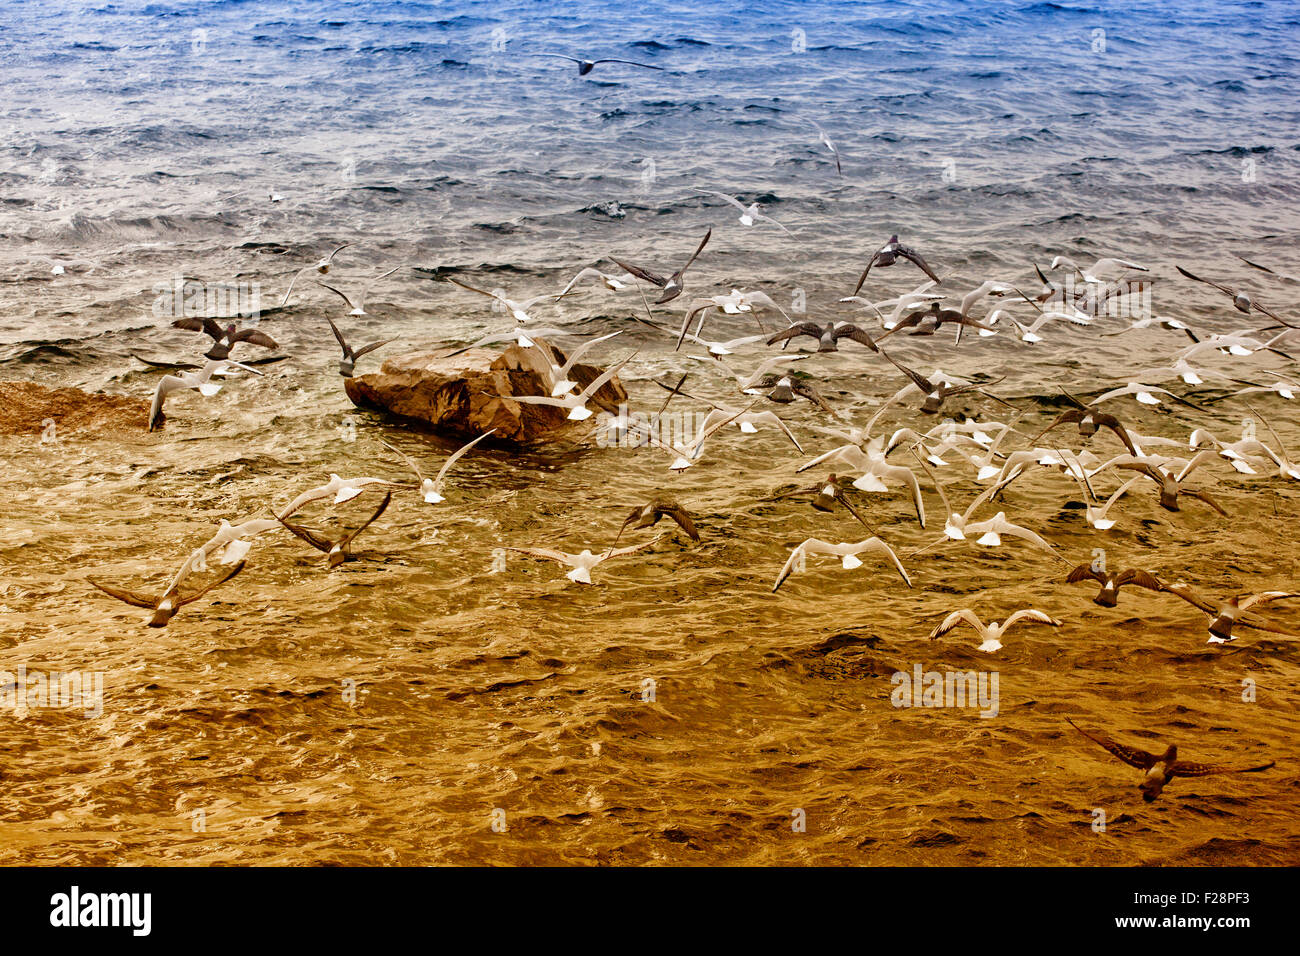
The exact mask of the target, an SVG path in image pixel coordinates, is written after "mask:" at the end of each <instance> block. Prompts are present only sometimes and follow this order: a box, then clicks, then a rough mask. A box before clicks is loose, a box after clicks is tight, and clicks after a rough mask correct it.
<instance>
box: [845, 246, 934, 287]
mask: <svg viewBox="0 0 1300 956" xmlns="http://www.w3.org/2000/svg"><path fill="white" fill-rule="evenodd" d="M900 256H901V257H902V258H904V259H907V260H909V261H910V262H912V263H914V264H915V265H916V267H917V268H919V269H920V270H921V271H922V272H924V273H925V274H926V275H928V276H929V277H930V278H931V279H932V280H934V282H936V283H938V282H939V277H938V276H937V275H935V274H934V270H933V269H931V268H930V267H929V266H928V265H926V264H925V260H924V259H922V258H921V256H920V255H919V254H918V253H917V252H916V250H914V249H911V248H909V247H908V246H905V245H903V244H902V243H900V242H899V241H898V236H896V235H895V236H890V237H889V241H888V242H887V243H885V244H884V245H883V246H881V247H880V249H879V250H878V251H877V252H876V254H875V255H873V256H872V257H871V260H870V261H869V262H868V263H867V267H866V268H865V269H863V270H862V276H861V278H859V279H858V284H857V285H856V286H854V288H853V294H854V295H857V294H858V293H859V292H860V291H861V290H862V285H863V283H865V282H866V281H867V275H868V274H869V273H870V272H871V267H872V266H880V267H881V268H882V269H883V268H884V267H885V266H892V265H893V264H894V263H895V262H897V261H898V259H899V257H900Z"/></svg>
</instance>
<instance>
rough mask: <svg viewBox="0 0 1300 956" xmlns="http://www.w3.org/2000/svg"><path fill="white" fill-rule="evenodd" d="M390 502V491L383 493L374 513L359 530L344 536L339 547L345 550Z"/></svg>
mask: <svg viewBox="0 0 1300 956" xmlns="http://www.w3.org/2000/svg"><path fill="white" fill-rule="evenodd" d="M392 500H393V493H392V492H391V491H388V492H385V493H384V500H383V501H381V502H380V503H379V507H378V508H376V509H375V513H374V514H372V515H371V516H370V517H369V518H367V519H366V520H365V521H363V522H362V523H361V526H360V527H359V528H357V529H356V530H354V531H349V532H348V533H347V534H346V535H344V536H343V540H342V541H340V542H339V546H340V547H342V548H345V549H346V548H347V546H348V545H350V544H351V543H352V541H353V540H354V539H355V538H356V536H357V535H359V534H360V533H361V532H363V531H365V530H366V528H367V527H369V526H370V523H371V522H372V521H374V520H375V519H376V518H378V517H379V516H380V515H381V514H383V513H384V509H385V508H387V507H388V503H389V502H390V501H392Z"/></svg>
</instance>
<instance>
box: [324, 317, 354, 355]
mask: <svg viewBox="0 0 1300 956" xmlns="http://www.w3.org/2000/svg"><path fill="white" fill-rule="evenodd" d="M325 321H326V322H328V323H329V324H330V331H332V332H333V333H334V340H335V341H336V342H338V343H339V348H341V349H342V350H343V357H344V358H355V357H356V356H354V355H353V354H352V350H351V349H350V348H348V343H347V342H346V341H345V340H344V339H343V333H342V332H340V331H339V327H338V326H337V325H335V324H334V320H333V319H331V318H330V317H329V316H328V315H327V316H325Z"/></svg>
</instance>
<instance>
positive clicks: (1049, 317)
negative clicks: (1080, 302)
mask: <svg viewBox="0 0 1300 956" xmlns="http://www.w3.org/2000/svg"><path fill="white" fill-rule="evenodd" d="M1062 319H1064V320H1065V321H1066V322H1069V323H1071V324H1072V325H1090V324H1091V323H1092V318H1091V317H1090V316H1088V315H1087V314H1086V313H1083V312H1080V311H1079V310H1078V309H1075V310H1074V311H1072V312H1055V311H1053V312H1043V313H1042V314H1041V315H1039V316H1038V318H1036V319H1034V321H1033V323H1032V324H1030V325H1028V326H1025V325H1021V324H1020V323H1019V322H1017V321H1016V320H1015V319H1012V320H1011V324H1012V325H1014V326H1015V327H1016V329H1017V330H1019V332H1020V340H1021V341H1022V342H1028V343H1030V344H1031V345H1032V344H1034V343H1035V342H1041V341H1043V337H1042V336H1041V335H1039V334H1038V330H1039V329H1041V328H1042V327H1043V326H1044V325H1046V324H1047V323H1048V322H1053V321H1058V320H1062Z"/></svg>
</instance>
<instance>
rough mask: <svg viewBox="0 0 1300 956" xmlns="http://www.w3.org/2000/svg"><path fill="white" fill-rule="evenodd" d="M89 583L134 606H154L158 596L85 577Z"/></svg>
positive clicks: (156, 603) (156, 604)
mask: <svg viewBox="0 0 1300 956" xmlns="http://www.w3.org/2000/svg"><path fill="white" fill-rule="evenodd" d="M86 580H87V581H89V582H90V583H91V584H93V585H94V586H95V587H97V588H99V589H100V590H101V591H103V592H104V593H105V594H107V595H109V596H111V597H115V598H117V599H118V600H119V601H125V602H126V603H127V604H133V605H135V606H136V607H147V608H150V609H152V608H156V607H157V606H158V602H159V600H160V599H159V598H156V597H154V596H152V595H150V594H143V593H141V592H140V591H128V590H126V589H125V588H116V587H113V586H112V585H110V584H100V583H99V582H98V581H96V580H95V579H94V578H87V579H86Z"/></svg>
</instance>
